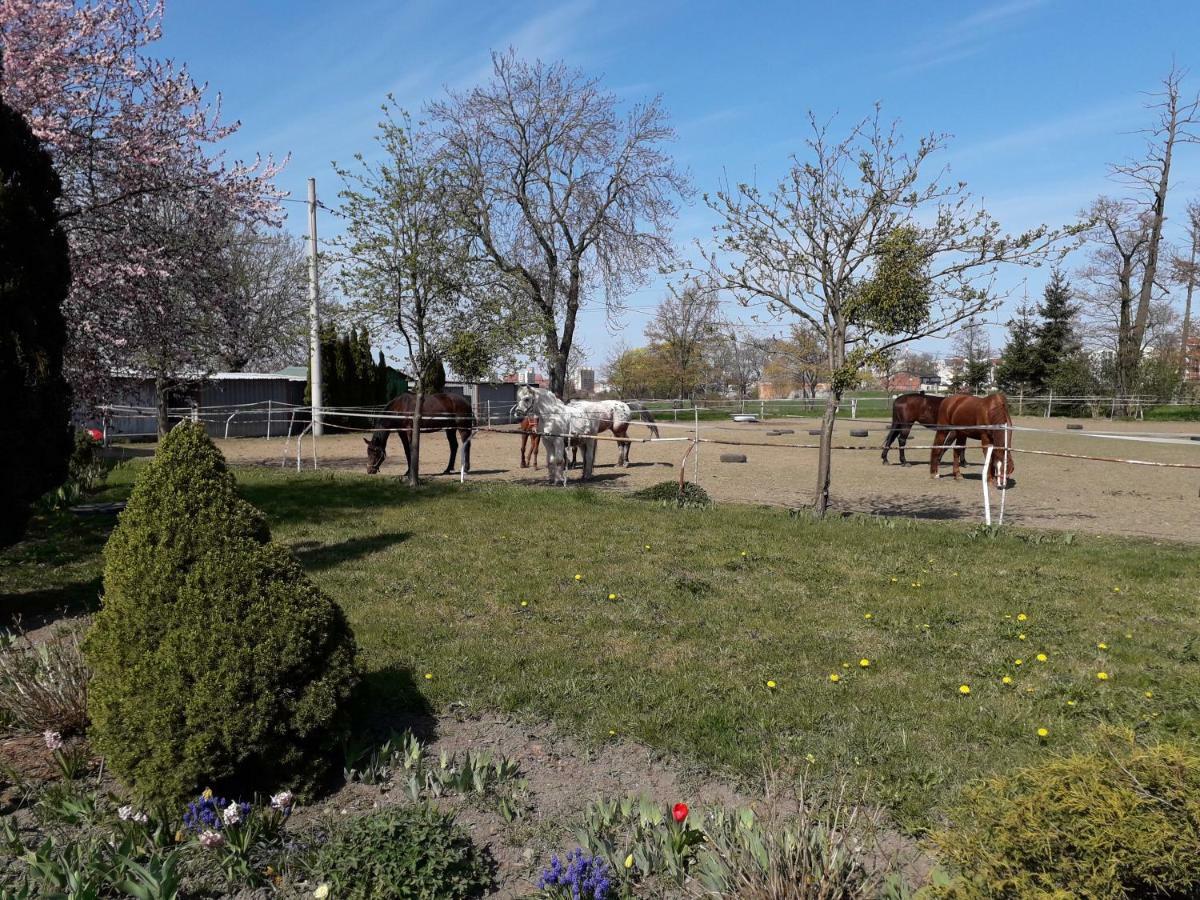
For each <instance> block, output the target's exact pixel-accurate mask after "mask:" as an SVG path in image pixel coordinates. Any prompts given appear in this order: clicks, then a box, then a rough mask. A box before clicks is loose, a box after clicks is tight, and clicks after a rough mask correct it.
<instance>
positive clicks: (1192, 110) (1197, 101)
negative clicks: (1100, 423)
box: [1113, 68, 1200, 392]
mask: <svg viewBox="0 0 1200 900" xmlns="http://www.w3.org/2000/svg"><path fill="white" fill-rule="evenodd" d="M1185 74H1186V73H1184V72H1182V71H1180V70H1179V69H1175V68H1172V69H1171V71H1170V73H1168V75H1167V77H1166V78H1164V79H1163V82H1162V90H1161V91H1159V92H1157V93H1155V94H1154V95H1153V102H1151V103H1150V104H1148V108H1149V109H1152V110H1154V111H1155V112H1156V114H1157V118H1158V121H1157V122H1156V123H1155V124H1154V125H1153V126H1152V127H1151V128H1149V129H1148V130H1147V131H1146V154H1145V156H1144V158H1142V159H1138V160H1133V161H1130V162H1127V163H1124V164H1122V165H1119V166H1114V167H1113V175H1114V176H1115V177H1116V178H1117V179H1118V180H1120V181H1124V182H1125V183H1127V184H1129V185H1130V186H1132V188H1133V189H1134V191H1135V192H1136V199H1135V200H1134V201H1133V204H1134V208H1135V209H1136V210H1137V211H1138V212H1139V213H1140V215H1139V216H1138V218H1139V220H1140V223H1141V228H1140V229H1139V230H1140V231H1143V232H1144V243H1145V247H1144V258H1143V260H1142V263H1141V283H1140V285H1139V286H1138V290H1137V299H1136V305H1134V306H1133V308H1132V310H1131V313H1132V314H1131V315H1130V316H1129V317H1127V318H1126V317H1125V316H1122V318H1121V321H1120V326H1119V329H1120V330H1119V331H1118V335H1117V387H1118V390H1119V391H1121V392H1127V391H1129V390H1131V389H1132V387H1133V386H1134V384H1135V383H1136V380H1137V369H1138V364H1139V363H1140V361H1141V348H1142V347H1143V346H1144V341H1145V331H1146V327H1147V323H1148V321H1149V317H1150V305H1151V303H1152V302H1153V301H1154V299H1155V296H1154V292H1155V289H1156V287H1157V282H1158V279H1159V271H1158V265H1159V257H1160V254H1161V251H1162V240H1163V224H1164V222H1165V221H1166V217H1167V212H1166V210H1167V192H1168V190H1169V188H1170V181H1171V164H1172V160H1173V157H1174V154H1175V149H1176V145H1177V144H1181V143H1193V142H1195V141H1196V140H1197V139H1198V136H1197V133H1196V132H1195V131H1194V130H1193V129H1194V127H1195V126H1196V125H1197V124H1198V123H1200V94H1197V95H1194V96H1192V97H1191V99H1187V98H1185V97H1183V96H1182V94H1181V86H1182V82H1183V78H1184V75H1185Z"/></svg>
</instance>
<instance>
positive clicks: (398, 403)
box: [363, 394, 475, 475]
mask: <svg viewBox="0 0 1200 900" xmlns="http://www.w3.org/2000/svg"><path fill="white" fill-rule="evenodd" d="M416 399H417V398H416V395H415V394H401V395H400V396H399V397H397V398H395V399H394V400H393V401H392V402H391V403H389V404H388V405H387V406H385V407H384V410H383V415H382V416H380V417H379V421H377V422H376V423H375V433H374V434H373V435H371V437H370V438H369V439H368V438H363V440H364V441H365V442H366V445H367V474H368V475H374V474H375V473H376V472H378V471H379V467H380V466H381V465H383V461H384V460H385V459H387V442H388V435H389V434H391V433H392V432H393V431H395V432H396V434H398V435H399V436H400V443H401V444H402V445H403V446H404V462H405V466H406V468H405V470H404V474H405V475H407V474H408V468H409V467H411V466H412V457H411V455H410V447H411V443H412V414H413V409H414V408H415V407H416ZM389 413H390V414H391V415H389ZM385 423H386V424H385ZM474 427H475V415H474V413H472V412H471V401H469V400H468V399H467V398H466V397H464V396H463V395H462V394H426V395H425V396H424V397H422V398H421V433H422V434H424V433H426V432H431V431H445V432H446V440H447V441H449V442H450V462H448V463H446V468H445V471H443V472H442V474H443V475H448V474H449V473H451V472H453V471H454V459H455V457H456V456H457V455H458V440H457V439H456V438H455V432H457V433H458V438H461V439H462V442H463V465H464V467H465V468H466V470H467V471H468V472H470V471H471V441H470V437H471V429H472V428H474Z"/></svg>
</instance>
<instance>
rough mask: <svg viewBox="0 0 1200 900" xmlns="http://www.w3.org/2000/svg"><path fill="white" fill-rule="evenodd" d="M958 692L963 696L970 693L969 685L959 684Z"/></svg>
mask: <svg viewBox="0 0 1200 900" xmlns="http://www.w3.org/2000/svg"><path fill="white" fill-rule="evenodd" d="M958 692H959V693H960V694H963V695H964V696H965V695H967V694H969V693H971V686H970V685H969V684H960V685H959V686H958Z"/></svg>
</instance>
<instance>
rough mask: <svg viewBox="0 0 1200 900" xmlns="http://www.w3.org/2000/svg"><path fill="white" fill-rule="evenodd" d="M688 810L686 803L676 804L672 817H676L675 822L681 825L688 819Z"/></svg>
mask: <svg viewBox="0 0 1200 900" xmlns="http://www.w3.org/2000/svg"><path fill="white" fill-rule="evenodd" d="M687 814H688V808H687V804H686V803H676V804H675V808H674V809H672V810H671V815H673V816H674V817H675V821H676V822H679V823H680V824H682V823H683V820H684V819H686V818H687Z"/></svg>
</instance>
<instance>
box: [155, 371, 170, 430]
mask: <svg viewBox="0 0 1200 900" xmlns="http://www.w3.org/2000/svg"><path fill="white" fill-rule="evenodd" d="M154 401H155V413H156V418H157V421H158V436H159V438H163V437H165V436H166V434H167V431H169V430H170V426H171V422H170V420H169V419H168V417H167V379H166V378H164V377H163V376H162V373H159V374H158V375H156V376H154Z"/></svg>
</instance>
